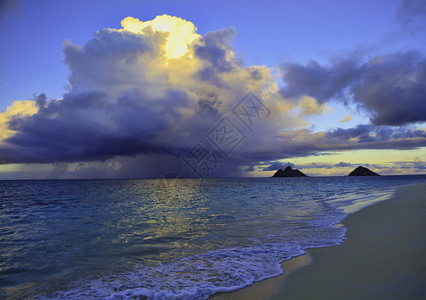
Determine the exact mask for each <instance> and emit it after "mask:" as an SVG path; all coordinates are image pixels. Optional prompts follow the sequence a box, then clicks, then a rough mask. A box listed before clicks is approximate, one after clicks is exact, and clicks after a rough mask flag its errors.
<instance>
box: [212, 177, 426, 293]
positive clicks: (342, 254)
mask: <svg viewBox="0 0 426 300" xmlns="http://www.w3.org/2000/svg"><path fill="white" fill-rule="evenodd" d="M343 224H344V225H345V227H346V228H348V232H347V238H348V239H347V240H346V241H345V242H344V243H343V244H342V245H339V246H334V247H327V248H318V249H311V250H308V251H307V255H303V256H300V257H297V258H294V259H292V260H290V261H287V262H284V263H283V268H284V270H285V272H284V274H283V275H281V276H277V277H275V278H271V279H268V280H264V281H262V282H257V283H255V284H254V285H252V286H250V287H248V288H245V289H241V290H239V291H235V292H233V293H222V294H219V295H216V296H214V297H212V298H213V299H387V300H388V299H426V184H422V185H416V186H408V187H403V188H400V189H398V190H397V193H396V196H395V197H394V198H393V199H391V200H388V201H385V202H381V203H378V204H376V205H374V206H371V207H367V208H365V209H363V210H361V211H359V212H356V213H354V214H352V215H350V216H348V217H347V218H346V219H345V220H344V222H343ZM311 261H312V262H311ZM310 262H311V263H310ZM290 273H292V275H291V276H289V274H290Z"/></svg>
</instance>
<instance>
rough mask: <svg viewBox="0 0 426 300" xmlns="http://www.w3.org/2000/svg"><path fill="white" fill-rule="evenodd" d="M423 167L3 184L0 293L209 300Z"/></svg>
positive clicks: (265, 273) (273, 266)
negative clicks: (402, 171) (343, 173)
mask: <svg viewBox="0 0 426 300" xmlns="http://www.w3.org/2000/svg"><path fill="white" fill-rule="evenodd" d="M424 182H426V176H380V177H369V178H363V177H316V178H314V177H308V178H244V179H243V178H241V179H205V180H200V179H178V180H173V179H167V180H52V181H0V243H1V247H0V298H10V299H21V298H39V299H40V298H41V299H43V298H58V299H73V298H74V299H82V298H84V299H95V298H99V299H104V298H109V299H127V298H132V297H134V298H137V297H138V296H146V297H148V298H149V299H165V298H172V299H174V298H178V299H179V298H181V299H182V298H185V299H203V298H204V299H206V298H208V297H209V296H210V295H212V294H214V293H216V292H219V291H231V290H235V289H238V288H241V287H244V286H247V285H250V284H252V283H253V282H255V281H258V280H262V279H265V278H269V277H272V276H276V275H278V274H280V273H282V270H281V267H280V264H279V263H280V262H282V261H284V260H287V259H289V258H291V257H294V256H297V255H300V254H302V253H304V250H305V249H307V248H312V247H324V246H331V245H336V244H339V243H341V242H342V241H343V240H344V236H345V231H346V229H345V228H344V227H343V226H336V224H338V223H339V222H340V221H341V220H342V219H343V218H344V217H345V216H346V215H347V214H348V213H352V212H354V211H356V210H357V209H360V208H362V207H364V206H366V205H371V204H373V203H375V202H377V201H381V200H384V199H387V198H389V197H390V196H391V194H392V192H393V191H394V188H395V187H397V186H401V185H408V184H414V183H424Z"/></svg>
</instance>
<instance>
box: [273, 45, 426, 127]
mask: <svg viewBox="0 0 426 300" xmlns="http://www.w3.org/2000/svg"><path fill="white" fill-rule="evenodd" d="M281 70H282V72H283V74H284V75H283V79H284V81H285V84H286V86H285V87H284V88H283V89H282V90H281V94H282V95H283V96H284V97H287V98H288V97H290V98H299V97H302V96H305V95H307V96H311V97H314V98H315V99H317V100H318V101H319V102H320V103H322V102H325V101H330V100H336V101H342V102H343V103H348V102H349V101H353V102H354V103H356V104H359V105H361V106H362V107H364V108H366V109H367V110H368V111H370V112H371V114H372V117H371V120H372V123H373V124H375V125H403V124H407V123H415V122H423V121H426V58H425V57H424V55H423V54H421V53H419V52H416V51H409V52H402V53H395V54H390V55H385V56H377V57H374V58H372V59H370V60H369V61H368V62H365V63H362V64H360V63H359V59H357V58H356V57H352V58H348V59H346V60H339V61H336V62H334V63H333V64H332V65H330V66H321V65H320V64H319V63H317V62H314V61H311V62H309V63H308V64H307V65H299V64H285V65H282V66H281Z"/></svg>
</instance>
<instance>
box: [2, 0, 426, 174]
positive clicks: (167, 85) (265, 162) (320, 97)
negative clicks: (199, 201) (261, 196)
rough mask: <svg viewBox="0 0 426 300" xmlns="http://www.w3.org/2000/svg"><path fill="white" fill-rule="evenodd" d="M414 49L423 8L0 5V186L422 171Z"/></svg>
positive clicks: (363, 4) (425, 32)
mask: <svg viewBox="0 0 426 300" xmlns="http://www.w3.org/2000/svg"><path fill="white" fill-rule="evenodd" d="M425 36H426V1H425V0H375V1H364V0H361V1H360V0H356V1H355V0H353V1H352V0H347V1H337V0H324V1H314V0H299V1H268V0H266V1H229V0H228V1H163V0H157V1H131V0H125V1H111V0H90V1H79V0H77V1H75V0H74V1H69V0H62V1H53V0H40V1H31V0H21V1H19V0H0V179H50V178H52V179H68V178H70V179H74V178H161V177H202V178H206V177H267V176H271V175H272V174H273V173H274V171H276V170H277V169H279V168H285V167H286V166H288V165H290V166H292V167H294V168H297V169H300V170H301V171H303V172H304V173H306V174H307V175H311V176H341V175H347V174H348V173H349V172H350V171H352V170H353V169H354V168H356V167H357V166H358V165H363V166H366V167H368V168H370V169H371V170H373V171H375V172H377V173H379V174H382V175H404V174H426V163H425V162H426V47H425V46H426V39H424V37H425Z"/></svg>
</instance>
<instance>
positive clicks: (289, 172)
mask: <svg viewBox="0 0 426 300" xmlns="http://www.w3.org/2000/svg"><path fill="white" fill-rule="evenodd" d="M272 177H308V176H306V175H305V174H303V173H302V172H300V171H299V170H293V169H292V168H291V167H290V166H288V167H287V168H285V170H283V169H279V170H277V171H276V172H275V174H274V175H273V176H272Z"/></svg>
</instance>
